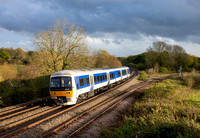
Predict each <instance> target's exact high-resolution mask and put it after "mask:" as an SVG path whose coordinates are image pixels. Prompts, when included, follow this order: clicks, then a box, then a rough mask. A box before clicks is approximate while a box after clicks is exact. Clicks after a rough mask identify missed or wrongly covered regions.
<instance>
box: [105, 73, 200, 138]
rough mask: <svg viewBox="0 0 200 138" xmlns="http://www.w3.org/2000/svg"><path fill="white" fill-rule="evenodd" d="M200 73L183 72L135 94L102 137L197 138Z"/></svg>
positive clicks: (199, 111)
mask: <svg viewBox="0 0 200 138" xmlns="http://www.w3.org/2000/svg"><path fill="white" fill-rule="evenodd" d="M199 80H200V75H199V74H198V73H196V72H192V73H190V74H189V73H187V74H183V76H182V77H181V78H180V77H174V78H169V79H167V80H164V81H163V82H160V83H157V84H153V85H152V86H151V87H150V88H149V89H147V90H144V91H142V92H140V93H138V94H137V95H134V97H133V98H134V99H135V103H134V104H133V105H132V106H131V107H130V109H129V110H128V112H127V113H125V114H123V115H122V116H121V117H120V119H119V120H120V121H118V123H117V124H115V125H114V126H113V127H112V128H110V129H109V130H107V129H105V130H103V131H102V132H101V134H102V136H104V137H200V87H199Z"/></svg>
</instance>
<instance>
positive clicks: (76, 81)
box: [75, 77, 79, 97]
mask: <svg viewBox="0 0 200 138" xmlns="http://www.w3.org/2000/svg"><path fill="white" fill-rule="evenodd" d="M78 82H79V81H78V77H75V83H76V97H78V89H79V84H78Z"/></svg>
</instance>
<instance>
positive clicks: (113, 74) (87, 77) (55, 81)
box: [50, 67, 130, 105]
mask: <svg viewBox="0 0 200 138" xmlns="http://www.w3.org/2000/svg"><path fill="white" fill-rule="evenodd" d="M129 76H130V70H129V68H128V67H118V68H99V69H82V70H62V71H59V72H56V73H54V74H53V75H51V77H50V82H51V84H50V95H51V98H52V99H54V100H55V101H56V103H57V105H73V104H76V103H79V102H81V101H82V100H83V99H85V98H88V97H90V96H93V95H94V94H95V93H98V92H100V91H102V90H104V89H109V88H110V87H113V86H115V85H117V84H119V83H121V82H123V81H125V80H127V79H128V78H129Z"/></svg>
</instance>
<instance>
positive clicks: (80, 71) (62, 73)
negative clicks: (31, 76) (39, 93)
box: [51, 67, 128, 77]
mask: <svg viewBox="0 0 200 138" xmlns="http://www.w3.org/2000/svg"><path fill="white" fill-rule="evenodd" d="M117 69H128V67H116V68H92V69H74V70H61V71H59V72H56V73H54V74H53V75H51V77H53V76H70V75H84V74H90V73H101V72H110V71H115V70H117Z"/></svg>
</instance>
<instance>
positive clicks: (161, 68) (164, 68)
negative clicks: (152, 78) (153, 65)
mask: <svg viewBox="0 0 200 138" xmlns="http://www.w3.org/2000/svg"><path fill="white" fill-rule="evenodd" d="M159 72H160V73H168V72H169V71H168V69H167V68H166V67H160V70H159Z"/></svg>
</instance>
